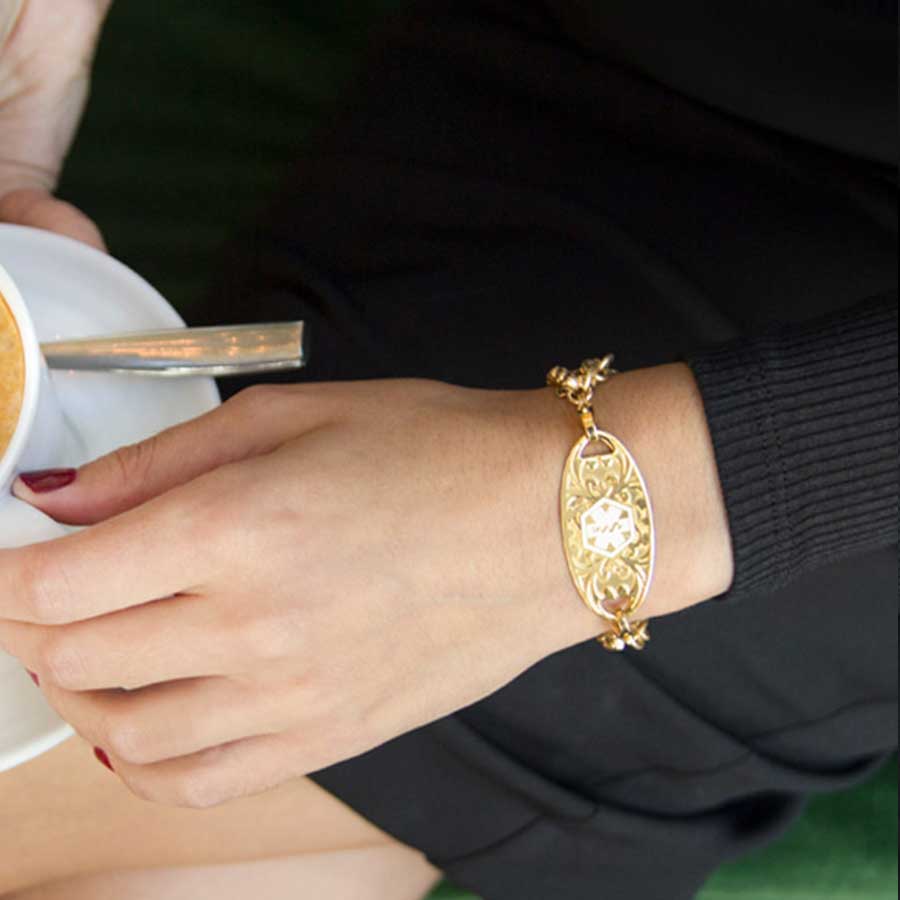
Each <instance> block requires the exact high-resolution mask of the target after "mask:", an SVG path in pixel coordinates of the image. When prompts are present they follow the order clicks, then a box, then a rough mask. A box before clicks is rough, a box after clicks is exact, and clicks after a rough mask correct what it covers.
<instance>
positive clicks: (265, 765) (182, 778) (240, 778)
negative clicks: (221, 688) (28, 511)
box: [110, 732, 363, 809]
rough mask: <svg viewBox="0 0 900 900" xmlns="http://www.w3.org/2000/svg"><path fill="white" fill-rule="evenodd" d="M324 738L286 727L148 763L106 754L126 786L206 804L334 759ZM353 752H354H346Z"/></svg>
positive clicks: (145, 794) (159, 799)
mask: <svg viewBox="0 0 900 900" xmlns="http://www.w3.org/2000/svg"><path fill="white" fill-rule="evenodd" d="M326 743H327V742H326V741H324V740H322V739H321V738H320V737H319V736H316V735H305V734H302V733H297V732H286V733H281V734H270V735H261V736H258V737H253V738H247V739H244V740H241V741H236V742H234V743H231V744H224V745H221V746H218V747H214V748H211V749H209V750H203V751H201V752H200V753H195V754H192V755H191V756H182V757H179V758H178V759H171V760H166V761H164V762H159V763H154V764H153V765H149V766H135V765H132V764H130V763H127V762H126V761H125V760H122V759H119V758H118V757H116V756H115V754H110V761H111V764H112V767H113V770H114V771H115V772H116V774H117V775H118V776H119V777H120V778H121V779H122V780H123V781H124V782H125V784H126V785H127V787H128V788H129V789H130V790H131V791H132V792H133V793H134V794H136V795H137V796H138V797H141V798H143V799H144V800H149V801H151V802H153V803H160V804H163V805H165V806H178V807H187V808H191V809H207V808H209V807H213V806H218V805H220V804H222V803H225V802H227V801H229V800H236V799H238V798H240V797H248V796H251V795H253V794H260V793H262V792H263V791H268V790H271V789H272V788H274V787H277V786H278V785H280V784H283V783H284V782H286V781H289V780H290V779H292V778H298V777H300V776H302V775H308V774H309V773H310V772H316V771H318V770H319V769H323V768H325V767H326V766H327V765H329V764H330V763H332V762H337V761H338V756H337V755H336V751H335V749H334V747H328V746H326ZM358 752H363V751H362V750H359V751H358ZM353 755H356V753H354V752H349V753H347V757H349V756H353ZM342 758H343V757H342Z"/></svg>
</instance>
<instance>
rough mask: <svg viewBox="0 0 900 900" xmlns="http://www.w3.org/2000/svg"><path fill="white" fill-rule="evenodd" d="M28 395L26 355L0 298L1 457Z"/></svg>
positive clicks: (20, 339)
mask: <svg viewBox="0 0 900 900" xmlns="http://www.w3.org/2000/svg"><path fill="white" fill-rule="evenodd" d="M24 393H25V353H24V351H23V349H22V338H21V337H20V336H19V327H18V325H16V320H15V319H14V318H13V315H12V312H11V311H10V308H9V307H8V306H7V305H6V303H5V302H4V301H3V297H0V457H2V456H3V454H4V453H5V452H6V448H7V447H8V446H9V442H10V441H11V440H12V436H13V434H14V433H15V430H16V425H18V423H19V415H20V414H21V411H22V396H23V394H24Z"/></svg>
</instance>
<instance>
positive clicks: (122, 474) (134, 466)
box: [109, 435, 159, 488]
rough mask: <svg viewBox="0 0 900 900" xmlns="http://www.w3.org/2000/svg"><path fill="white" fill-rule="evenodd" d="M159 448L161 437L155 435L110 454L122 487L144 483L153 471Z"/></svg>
mask: <svg viewBox="0 0 900 900" xmlns="http://www.w3.org/2000/svg"><path fill="white" fill-rule="evenodd" d="M158 448H159V437H158V436H156V435H154V436H153V437H150V438H148V439H147V440H145V441H141V442H140V443H138V444H129V445H128V446H126V447H119V448H118V449H117V450H114V451H113V452H112V453H111V454H110V457H109V460H110V463H111V465H112V467H113V468H114V469H115V470H116V471H117V472H118V474H119V480H120V484H121V486H122V487H125V488H130V487H133V486H134V485H136V484H143V482H144V481H145V479H146V478H147V477H148V476H149V475H150V473H151V472H152V471H153V464H154V461H155V459H156V455H157V450H158Z"/></svg>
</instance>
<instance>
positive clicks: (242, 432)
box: [13, 386, 301, 525]
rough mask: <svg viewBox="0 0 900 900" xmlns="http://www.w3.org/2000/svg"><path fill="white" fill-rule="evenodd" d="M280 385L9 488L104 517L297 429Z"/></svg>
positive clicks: (69, 511) (82, 514)
mask: <svg viewBox="0 0 900 900" xmlns="http://www.w3.org/2000/svg"><path fill="white" fill-rule="evenodd" d="M284 391H285V389H284V388H277V387H271V386H261V387H255V388H250V389H248V390H246V391H244V392H242V393H241V394H238V395H237V396H236V397H234V398H233V399H231V400H229V401H228V402H227V403H225V404H224V405H223V406H220V407H219V408H217V409H215V410H213V411H212V412H210V413H207V414H206V415H204V416H201V417H200V418H198V419H194V420H192V421H190V422H187V423H185V424H183V425H177V426H176V427H174V428H170V429H168V430H167V431H163V432H160V433H159V434H157V435H155V436H154V437H151V438H149V439H148V440H146V441H142V442H141V443H139V444H133V445H131V446H128V447H122V448H121V449H119V450H116V451H114V452H113V453H110V454H108V455H107V456H103V457H101V458H100V459H98V460H96V461H95V462H91V463H88V464H87V465H85V466H83V467H82V468H80V469H78V470H75V469H53V470H47V471H42V472H27V473H25V474H23V475H20V476H19V477H18V478H17V479H16V482H15V484H14V485H13V494H15V496H16V497H18V498H19V499H20V500H23V501H24V502H26V503H28V504H30V505H31V506H34V507H35V508H36V509H39V510H41V512H44V513H46V514H47V515H48V516H50V517H51V518H53V519H55V520H56V521H58V522H62V523H64V524H66V525H93V524H96V523H97V522H102V521H104V520H105V519H109V518H111V517H112V516H115V515H118V514H119V513H122V512H125V511H127V510H129V509H133V508H134V507H137V506H140V505H141V504H143V503H146V502H147V501H148V500H151V499H152V498H154V497H157V496H159V495H160V494H164V493H166V492H167V491H170V490H172V489H173V488H176V487H179V486H180V485H183V484H187V482H189V481H192V480H193V479H195V478H198V477H200V476H201V475H203V474H205V473H207V472H211V471H212V470H214V469H217V468H219V467H220V466H224V465H227V464H228V463H233V462H239V461H241V460H243V459H249V458H250V457H253V456H258V455H261V454H264V453H270V452H272V451H273V450H276V449H277V448H278V447H280V446H281V445H282V444H284V443H286V442H287V441H288V440H290V439H291V438H292V437H295V436H297V434H298V432H299V431H300V430H301V429H300V428H298V425H297V418H296V413H294V415H293V416H291V414H290V411H285V412H284V413H282V412H281V410H280V409H279V407H280V406H281V397H284V396H285V395H284V394H283V393H282V394H280V395H279V393H278V392H284ZM285 399H286V398H285ZM270 400H274V401H275V402H274V403H273V402H270ZM291 419H293V421H291Z"/></svg>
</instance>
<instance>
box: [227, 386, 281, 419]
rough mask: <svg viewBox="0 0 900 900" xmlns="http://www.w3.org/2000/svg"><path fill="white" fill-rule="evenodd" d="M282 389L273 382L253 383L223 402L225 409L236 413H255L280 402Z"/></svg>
mask: <svg viewBox="0 0 900 900" xmlns="http://www.w3.org/2000/svg"><path fill="white" fill-rule="evenodd" d="M283 394H284V391H283V390H282V389H280V388H279V387H278V386H277V385H274V384H254V385H251V386H250V387H248V388H244V390H242V391H241V392H240V393H237V394H235V395H234V396H233V397H231V398H230V399H229V400H227V401H226V402H225V409H226V410H228V411H229V412H233V413H236V414H238V415H244V414H246V413H255V412H256V411H257V410H259V409H269V408H270V407H271V406H272V405H273V404H280V403H281V400H282V397H283Z"/></svg>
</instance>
